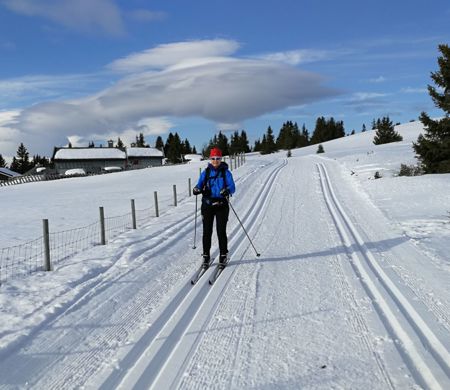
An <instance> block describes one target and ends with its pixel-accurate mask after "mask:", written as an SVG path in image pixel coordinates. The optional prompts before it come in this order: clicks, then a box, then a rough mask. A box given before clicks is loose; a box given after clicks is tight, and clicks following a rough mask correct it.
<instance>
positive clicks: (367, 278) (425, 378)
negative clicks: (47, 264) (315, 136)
mask: <svg viewBox="0 0 450 390" xmlns="http://www.w3.org/2000/svg"><path fill="white" fill-rule="evenodd" d="M317 169H318V171H319V175H320V180H321V183H322V189H323V194H324V197H325V201H326V203H327V204H328V206H329V210H330V213H331V214H332V217H333V219H334V220H335V222H336V227H337V229H338V231H339V233H340V235H341V238H342V241H343V243H344V245H345V247H346V248H347V251H348V254H349V256H350V257H351V258H352V260H353V261H352V267H353V268H354V270H355V272H356V273H357V275H359V276H361V282H362V283H363V285H364V289H365V290H366V292H367V293H368V295H369V296H370V297H371V299H372V302H373V305H374V307H375V308H376V310H377V312H378V314H379V318H380V320H381V321H382V322H383V324H384V326H385V327H386V329H387V330H388V332H389V333H391V334H393V335H394V338H397V339H399V340H400V341H401V342H402V346H401V347H402V349H400V348H399V352H400V353H401V354H403V355H404V356H405V358H406V359H405V360H406V361H405V363H406V364H407V365H408V366H409V369H410V371H411V373H412V374H413V375H414V377H415V378H416V379H417V380H418V382H419V383H420V384H421V385H423V386H424V387H425V388H429V389H442V388H443V387H442V386H441V384H440V383H439V380H438V379H437V378H436V375H435V372H433V370H432V368H431V367H430V365H429V364H428V362H427V360H426V356H423V352H421V349H422V346H420V345H415V343H414V341H413V340H412V339H411V336H410V333H411V331H409V333H408V330H407V329H405V327H404V326H403V325H402V324H401V323H400V321H399V320H398V319H397V316H399V315H402V317H403V318H404V319H405V320H406V323H407V324H408V325H409V326H410V327H411V330H412V331H413V332H414V333H415V335H416V336H417V337H418V338H419V340H420V341H421V342H422V343H423V344H424V345H425V346H426V347H427V348H428V352H430V355H431V356H432V357H433V358H434V360H435V362H436V364H437V366H439V367H440V368H441V369H442V371H443V374H444V375H443V376H447V377H450V353H449V352H448V351H447V350H446V348H445V347H444V346H443V345H442V343H441V342H440V340H439V339H438V338H437V337H436V336H435V334H434V333H433V331H432V330H431V329H430V328H429V327H428V325H427V324H426V322H425V321H424V320H423V319H422V317H421V316H420V315H419V313H417V311H416V310H415V309H414V307H413V305H412V304H411V303H410V302H409V301H408V300H407V299H406V298H405V297H404V295H403V294H402V293H401V291H400V290H399V289H398V288H397V286H396V285H395V284H394V283H393V281H392V280H391V279H390V278H389V277H388V275H387V274H386V273H385V272H384V271H383V269H382V268H381V266H380V265H379V264H378V262H377V260H376V259H375V257H374V255H373V254H372V252H371V251H370V250H369V249H368V248H367V246H366V245H365V243H364V241H363V240H362V239H361V237H360V235H359V233H358V230H357V229H356V227H355V225H354V224H353V223H352V222H351V221H350V219H349V217H348V216H347V214H346V213H345V211H344V210H343V208H342V206H341V204H340V202H339V200H338V199H337V198H336V195H335V192H334V189H333V186H332V185H331V181H330V178H329V176H328V173H327V170H326V168H325V165H324V164H323V163H318V164H317ZM347 231H348V232H349V233H347ZM349 235H351V236H352V238H350V237H349ZM352 243H355V244H356V245H357V247H358V251H352V250H351V249H350V248H351V246H352ZM375 280H377V281H378V282H380V284H381V286H378V285H377V284H376V283H375V282H374V281H375ZM383 289H384V290H385V291H386V293H387V294H383ZM386 296H387V297H389V298H390V299H392V303H390V302H389V301H388V299H386V298H385V297H386ZM394 305H395V307H392V306H394ZM394 309H398V311H397V313H394Z"/></svg>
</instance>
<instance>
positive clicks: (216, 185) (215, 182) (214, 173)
mask: <svg viewBox="0 0 450 390" xmlns="http://www.w3.org/2000/svg"><path fill="white" fill-rule="evenodd" d="M208 168H209V169H210V171H209V179H208V183H205V180H206V169H204V170H203V171H202V173H201V175H200V178H199V179H198V182H197V187H198V188H200V189H203V187H204V186H205V185H206V189H207V190H211V193H210V194H208V193H206V194H205V193H204V194H203V196H204V197H205V196H206V197H207V198H219V199H224V197H223V196H222V195H220V191H222V189H223V188H225V185H224V182H223V174H222V172H221V170H224V172H225V180H226V188H228V191H230V193H231V194H234V192H235V191H236V186H235V185H234V180H233V175H232V174H231V172H230V171H229V170H228V164H227V163H225V162H223V161H222V162H221V163H220V165H219V166H218V168H217V169H215V168H214V167H213V166H212V164H208ZM208 192H209V191H208Z"/></svg>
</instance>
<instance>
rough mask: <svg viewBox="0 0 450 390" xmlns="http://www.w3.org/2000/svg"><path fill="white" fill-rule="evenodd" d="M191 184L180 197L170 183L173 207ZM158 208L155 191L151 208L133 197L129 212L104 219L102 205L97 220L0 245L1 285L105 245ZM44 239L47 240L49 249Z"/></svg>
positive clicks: (147, 219)
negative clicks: (139, 205)
mask: <svg viewBox="0 0 450 390" xmlns="http://www.w3.org/2000/svg"><path fill="white" fill-rule="evenodd" d="M190 187H191V180H190V179H189V193H188V195H185V196H182V197H179V196H178V195H177V191H176V186H173V197H174V198H173V206H177V203H178V201H180V200H184V199H187V198H189V197H190V196H191V191H190ZM163 199H164V200H165V201H164V204H166V205H167V204H168V203H170V201H169V199H170V196H167V195H166V196H164V197H163ZM167 201H169V202H168V203H167ZM158 210H159V208H158V197H157V193H156V192H155V204H154V208H152V207H149V208H145V209H140V210H135V209H134V200H132V210H131V212H130V213H126V214H123V215H119V216H113V217H107V218H104V217H103V208H102V207H101V214H100V215H101V216H100V221H97V222H93V223H91V224H89V225H87V226H82V227H78V228H73V229H69V230H64V231H59V232H52V233H48V230H47V232H46V231H45V229H44V234H43V235H42V236H41V237H39V238H36V239H34V240H32V241H29V242H26V243H23V244H20V245H15V246H11V247H6V248H0V286H1V285H2V284H4V283H5V282H6V281H7V280H9V279H11V278H15V277H21V276H24V275H28V274H31V273H33V272H36V271H49V270H50V269H52V265H55V264H59V263H61V262H63V261H64V260H66V259H68V258H70V257H73V256H74V255H76V254H78V253H80V252H83V251H85V250H87V249H89V248H92V247H94V246H96V245H101V244H106V243H107V242H108V241H111V240H113V239H114V238H116V237H118V236H119V235H121V234H123V233H125V232H126V231H128V230H131V229H134V228H139V227H142V226H144V225H145V224H148V223H149V222H151V221H152V220H154V219H155V218H156V217H158V216H159V211H158ZM45 221H46V220H45ZM47 228H48V222H47ZM46 242H47V243H49V245H48V251H47V250H46V244H45V243H46ZM47 264H49V265H50V267H48V266H47Z"/></svg>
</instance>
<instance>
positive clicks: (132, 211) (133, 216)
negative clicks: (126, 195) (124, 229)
mask: <svg viewBox="0 0 450 390" xmlns="http://www.w3.org/2000/svg"><path fill="white" fill-rule="evenodd" d="M131 219H132V221H133V229H136V207H135V204H134V199H131Z"/></svg>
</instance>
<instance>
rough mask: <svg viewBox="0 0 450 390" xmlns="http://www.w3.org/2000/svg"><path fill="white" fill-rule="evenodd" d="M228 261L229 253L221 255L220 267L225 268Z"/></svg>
mask: <svg viewBox="0 0 450 390" xmlns="http://www.w3.org/2000/svg"><path fill="white" fill-rule="evenodd" d="M227 261H228V259H227V255H226V254H224V255H220V256H219V266H220V267H222V268H225V265H226V264H227Z"/></svg>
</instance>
